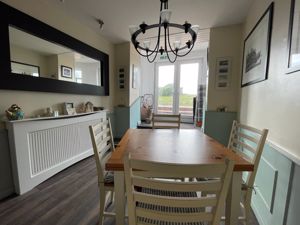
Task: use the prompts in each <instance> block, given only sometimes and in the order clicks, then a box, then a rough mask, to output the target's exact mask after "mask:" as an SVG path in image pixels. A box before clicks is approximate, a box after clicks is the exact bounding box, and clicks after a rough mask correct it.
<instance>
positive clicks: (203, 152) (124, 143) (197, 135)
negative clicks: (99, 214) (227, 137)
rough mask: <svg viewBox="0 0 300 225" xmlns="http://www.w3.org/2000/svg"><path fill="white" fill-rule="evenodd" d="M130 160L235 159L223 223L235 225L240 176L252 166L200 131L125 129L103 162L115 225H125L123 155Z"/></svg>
mask: <svg viewBox="0 0 300 225" xmlns="http://www.w3.org/2000/svg"><path fill="white" fill-rule="evenodd" d="M127 153H130V155H131V157H132V158H135V159H141V160H149V161H156V162H165V163H179V164H209V163H218V162H222V161H224V160H225V159H226V158H228V159H230V160H234V162H235V165H234V171H233V175H232V178H231V184H230V187H229V191H228V195H227V198H226V205H225V224H226V225H237V224H238V216H239V213H240V198H241V185H242V173H243V172H244V171H250V172H251V171H253V169H254V165H253V164H252V163H251V162H248V161H247V160H245V159H244V158H242V157H241V156H239V155H238V154H236V153H235V152H233V151H232V150H230V149H228V148H227V147H225V146H223V145H222V144H220V143H219V142H218V141H216V140H214V139H213V138H211V137H209V136H207V135H206V134H204V133H203V132H202V131H201V130H200V129H128V130H127V131H126V133H125V134H124V136H123V137H122V139H121V141H120V142H119V144H118V145H117V147H116V149H115V151H114V152H113V153H112V155H111V157H110V159H109V160H108V161H107V162H106V164H105V168H106V170H108V171H114V187H115V198H114V201H115V213H116V225H124V222H125V208H126V207H125V206H126V199H125V178H124V163H123V158H124V156H125V154H127Z"/></svg>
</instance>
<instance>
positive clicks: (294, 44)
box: [287, 0, 300, 73]
mask: <svg viewBox="0 0 300 225" xmlns="http://www.w3.org/2000/svg"><path fill="white" fill-rule="evenodd" d="M299 23H300V0H291V12H290V27H289V37H288V52H289V56H288V66H287V67H288V69H287V73H293V72H296V71H299V70H300V45H299V42H300V26H299Z"/></svg>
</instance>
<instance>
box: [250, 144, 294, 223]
mask: <svg viewBox="0 0 300 225" xmlns="http://www.w3.org/2000/svg"><path fill="white" fill-rule="evenodd" d="M291 172H292V161H291V160H290V159H288V158H286V157H285V156H283V155H282V154H281V153H279V152H278V151H277V150H276V149H274V148H273V147H271V146H270V144H268V143H266V144H265V147H264V150H263V154H262V157H261V160H260V163H259V167H258V171H257V175H256V179H255V192H253V195H252V209H253V211H254V213H255V215H256V217H257V219H258V221H259V224H260V225H286V224H287V223H286V222H285V217H286V214H287V208H288V207H287V204H288V202H289V185H290V178H291V174H292V173H291ZM298 222H299V221H298ZM298 224H299V223H298Z"/></svg>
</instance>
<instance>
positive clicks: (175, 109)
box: [154, 57, 203, 123]
mask: <svg viewBox="0 0 300 225" xmlns="http://www.w3.org/2000/svg"><path fill="white" fill-rule="evenodd" d="M189 63H199V67H198V81H197V86H198V84H199V81H200V76H201V73H202V72H203V58H202V57H200V58H192V59H182V60H177V61H176V62H175V63H170V62H156V63H155V76H154V112H155V113H157V104H158V68H159V66H166V65H174V81H173V85H174V93H173V104H172V111H173V113H175V114H177V113H179V94H180V93H179V91H180V76H181V74H180V66H181V65H182V64H189ZM192 119H193V118H192V116H184V117H182V121H183V122H190V123H192V122H193V121H192Z"/></svg>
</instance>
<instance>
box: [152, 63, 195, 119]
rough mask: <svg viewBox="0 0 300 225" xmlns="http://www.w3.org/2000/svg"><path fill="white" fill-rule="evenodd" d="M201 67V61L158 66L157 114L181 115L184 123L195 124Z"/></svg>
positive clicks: (156, 86) (158, 64)
mask: <svg viewBox="0 0 300 225" xmlns="http://www.w3.org/2000/svg"><path fill="white" fill-rule="evenodd" d="M199 67H200V63H199V60H187V61H177V62H176V63H174V64H171V63H157V64H156V79H155V80H156V82H155V83H156V85H155V100H156V101H155V112H156V113H159V114H178V113H181V115H182V121H183V122H190V123H192V122H193V99H194V98H195V97H196V96H197V87H198V79H199V71H200V68H199Z"/></svg>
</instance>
